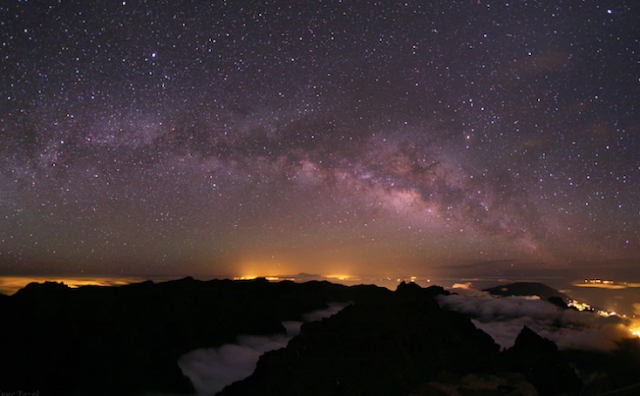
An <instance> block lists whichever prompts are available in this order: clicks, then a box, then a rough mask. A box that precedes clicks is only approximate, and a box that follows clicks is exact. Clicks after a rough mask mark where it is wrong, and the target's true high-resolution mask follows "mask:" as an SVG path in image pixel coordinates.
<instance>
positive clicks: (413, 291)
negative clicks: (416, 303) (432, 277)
mask: <svg viewBox="0 0 640 396" xmlns="http://www.w3.org/2000/svg"><path fill="white" fill-rule="evenodd" d="M395 293H396V295H406V296H411V297H417V296H423V297H429V298H433V297H435V296H438V295H441V294H444V295H449V294H450V293H449V292H448V291H446V290H444V288H442V287H440V286H429V287H427V288H423V287H422V286H420V285H418V284H417V283H415V282H409V283H406V282H405V281H402V282H400V284H399V285H398V287H397V288H396V291H395Z"/></svg>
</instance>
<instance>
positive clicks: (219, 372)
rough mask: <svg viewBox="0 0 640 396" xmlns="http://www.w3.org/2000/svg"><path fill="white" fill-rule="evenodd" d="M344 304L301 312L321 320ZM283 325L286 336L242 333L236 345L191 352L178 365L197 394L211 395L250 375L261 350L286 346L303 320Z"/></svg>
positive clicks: (341, 307)
mask: <svg viewBox="0 0 640 396" xmlns="http://www.w3.org/2000/svg"><path fill="white" fill-rule="evenodd" d="M344 307H346V304H337V303H336V304H330V306H329V308H327V309H322V310H317V311H313V312H310V313H308V314H305V315H303V319H304V321H305V322H313V321H317V320H322V319H323V318H327V317H329V316H331V315H333V314H335V313H337V312H339V311H340V310H342V309H343V308H344ZM282 325H283V326H284V328H285V329H286V330H287V335H282V334H276V335H272V336H251V335H242V336H239V337H238V339H237V341H238V342H237V343H235V344H225V345H223V346H221V347H219V348H202V349H196V350H195V351H191V352H189V353H187V354H185V355H183V356H181V357H180V359H178V365H179V366H180V369H181V370H182V372H183V373H184V374H185V375H186V376H188V377H189V378H190V379H191V382H192V383H193V386H194V388H195V389H196V393H197V394H198V395H213V394H215V393H217V392H219V391H220V390H222V388H224V387H225V386H227V385H229V384H231V383H233V382H235V381H239V380H241V379H244V378H246V377H248V376H249V375H251V373H253V370H255V368H256V364H257V363H258V359H259V358H260V356H261V355H262V354H263V353H265V352H268V351H273V350H276V349H280V348H284V347H285V346H287V343H288V342H289V340H290V339H291V338H293V337H295V336H296V335H298V334H299V333H300V327H301V326H302V322H296V321H287V322H283V323H282Z"/></svg>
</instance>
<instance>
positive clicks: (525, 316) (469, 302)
mask: <svg viewBox="0 0 640 396" xmlns="http://www.w3.org/2000/svg"><path fill="white" fill-rule="evenodd" d="M450 291H451V292H452V293H454V294H451V295H448V296H438V303H439V304H440V307H441V308H443V309H446V310H450V311H455V312H460V313H462V314H464V315H467V316H469V317H471V318H472V322H473V324H474V325H475V326H476V327H477V328H479V329H480V330H482V331H484V332H485V333H487V334H489V335H490V336H491V337H492V338H493V339H494V341H495V342H496V343H497V344H498V345H500V346H501V347H502V348H510V347H512V346H513V345H514V343H515V340H516V337H517V336H518V334H519V333H520V331H521V330H522V328H523V326H527V327H529V328H530V329H531V330H533V331H535V332H536V333H537V334H538V335H540V336H542V337H545V338H548V339H550V340H551V341H553V342H555V343H556V344H557V345H558V347H559V348H560V349H591V350H611V349H614V348H615V347H616V342H617V341H620V340H622V339H624V338H629V337H630V336H631V333H630V331H629V328H630V327H631V326H632V325H633V320H632V319H629V318H623V317H621V316H609V317H605V316H601V315H598V314H595V313H592V312H578V311H576V310H574V309H562V308H560V307H558V306H556V305H554V304H551V303H550V302H548V301H545V300H541V299H540V298H539V297H536V296H531V297H519V296H511V297H496V296H492V295H490V294H488V293H485V292H482V291H479V290H474V289H472V288H470V287H469V285H454V287H453V288H451V289H450Z"/></svg>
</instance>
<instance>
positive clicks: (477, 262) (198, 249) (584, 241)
mask: <svg viewBox="0 0 640 396" xmlns="http://www.w3.org/2000/svg"><path fill="white" fill-rule="evenodd" d="M5 3H7V4H5V5H3V6H2V7H0V21H1V22H0V45H1V47H0V48H1V50H0V51H1V53H0V54H1V59H0V72H1V74H2V77H1V79H0V134H1V135H0V151H1V153H2V157H1V160H0V161H1V162H0V163H1V168H0V216H1V218H2V222H1V223H0V257H1V259H0V260H1V261H0V263H1V268H2V269H3V272H5V273H34V272H70V273H80V272H85V271H86V272H87V273H101V274H116V273H130V274H133V273H147V274H166V273H185V274H191V273H199V274H210V275H215V274H238V275H242V274H246V273H248V272H252V273H256V274H287V273H289V274H293V273H296V272H300V271H304V272H315V273H322V274H327V273H383V274H395V273H408V272H411V273H418V274H430V273H434V272H438V271H439V272H440V273H446V272H447V271H448V270H454V269H457V270H460V269H463V270H465V269H466V270H469V271H471V270H473V271H476V272H478V271H479V272H482V271H485V272H486V273H487V274H491V275H496V276H500V275H501V274H503V273H505V272H504V271H507V270H509V271H516V272H515V273H524V272H526V271H529V270H536V269H537V270H540V271H542V270H544V271H546V270H550V269H569V270H570V269H572V268H578V267H589V266H596V267H598V268H622V269H634V268H637V267H638V262H637V259H638V257H640V243H639V240H640V236H639V235H638V232H639V230H640V203H639V201H638V199H637V197H638V194H640V188H639V186H640V183H639V178H640V159H639V158H640V155H639V154H638V153H640V137H639V136H638V134H639V133H640V130H639V128H638V125H639V121H640V116H639V114H640V113H639V112H638V104H637V103H638V99H639V98H640V63H639V62H640V45H639V42H638V37H640V25H638V23H637V21H638V20H639V19H640V13H639V12H638V10H637V9H635V8H633V3H632V2H606V1H597V2H596V1H586V2H585V1H553V2H552V1H538V2H522V1H514V2H499V1H495V2H494V1H488V2H487V1H478V2H452V1H447V2H445V1H441V2H420V1H417V2H378V3H376V2H364V1H315V2H310V1H309V2H297V1H296V2H294V1H272V2H266V1H262V2H246V1H237V2H234V1H216V2H212V3H213V4H210V3H208V2H198V1H192V2H184V3H180V4H178V3H174V2H142V3H141V2H130V1H124V2H119V3H116V2H109V4H100V3H95V4H93V3H87V2H61V3H56V4H53V5H46V4H33V3H31V2H20V1H14V2H10V3H9V2H5ZM518 271H520V272H518Z"/></svg>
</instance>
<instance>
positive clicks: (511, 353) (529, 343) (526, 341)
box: [503, 326, 583, 396]
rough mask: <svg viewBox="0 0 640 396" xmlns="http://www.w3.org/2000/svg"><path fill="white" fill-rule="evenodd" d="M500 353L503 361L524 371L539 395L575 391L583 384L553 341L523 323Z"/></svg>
mask: <svg viewBox="0 0 640 396" xmlns="http://www.w3.org/2000/svg"><path fill="white" fill-rule="evenodd" d="M503 355H504V356H503V358H504V359H505V363H506V365H507V366H509V367H511V368H512V369H513V370H514V371H517V372H521V373H524V374H525V376H526V378H527V380H528V381H529V382H531V383H532V384H533V385H534V386H535V388H536V390H537V391H538V393H539V395H540V396H554V395H560V394H566V395H572V394H574V395H577V394H578V392H580V390H581V389H582V387H583V385H582V382H581V381H580V379H579V378H578V375H577V374H576V372H575V371H574V369H573V368H572V367H571V366H570V365H569V362H568V361H567V360H566V359H565V358H564V357H563V356H561V355H560V352H559V351H558V347H557V346H556V344H555V343H553V341H550V340H548V339H546V338H542V337H540V336H539V335H538V334H536V333H535V332H534V331H533V330H531V329H529V328H528V327H526V326H525V327H524V328H523V329H522V331H521V332H520V334H518V337H517V338H516V343H515V344H514V346H513V347H511V348H509V349H508V350H507V351H505V352H504V353H503Z"/></svg>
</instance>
